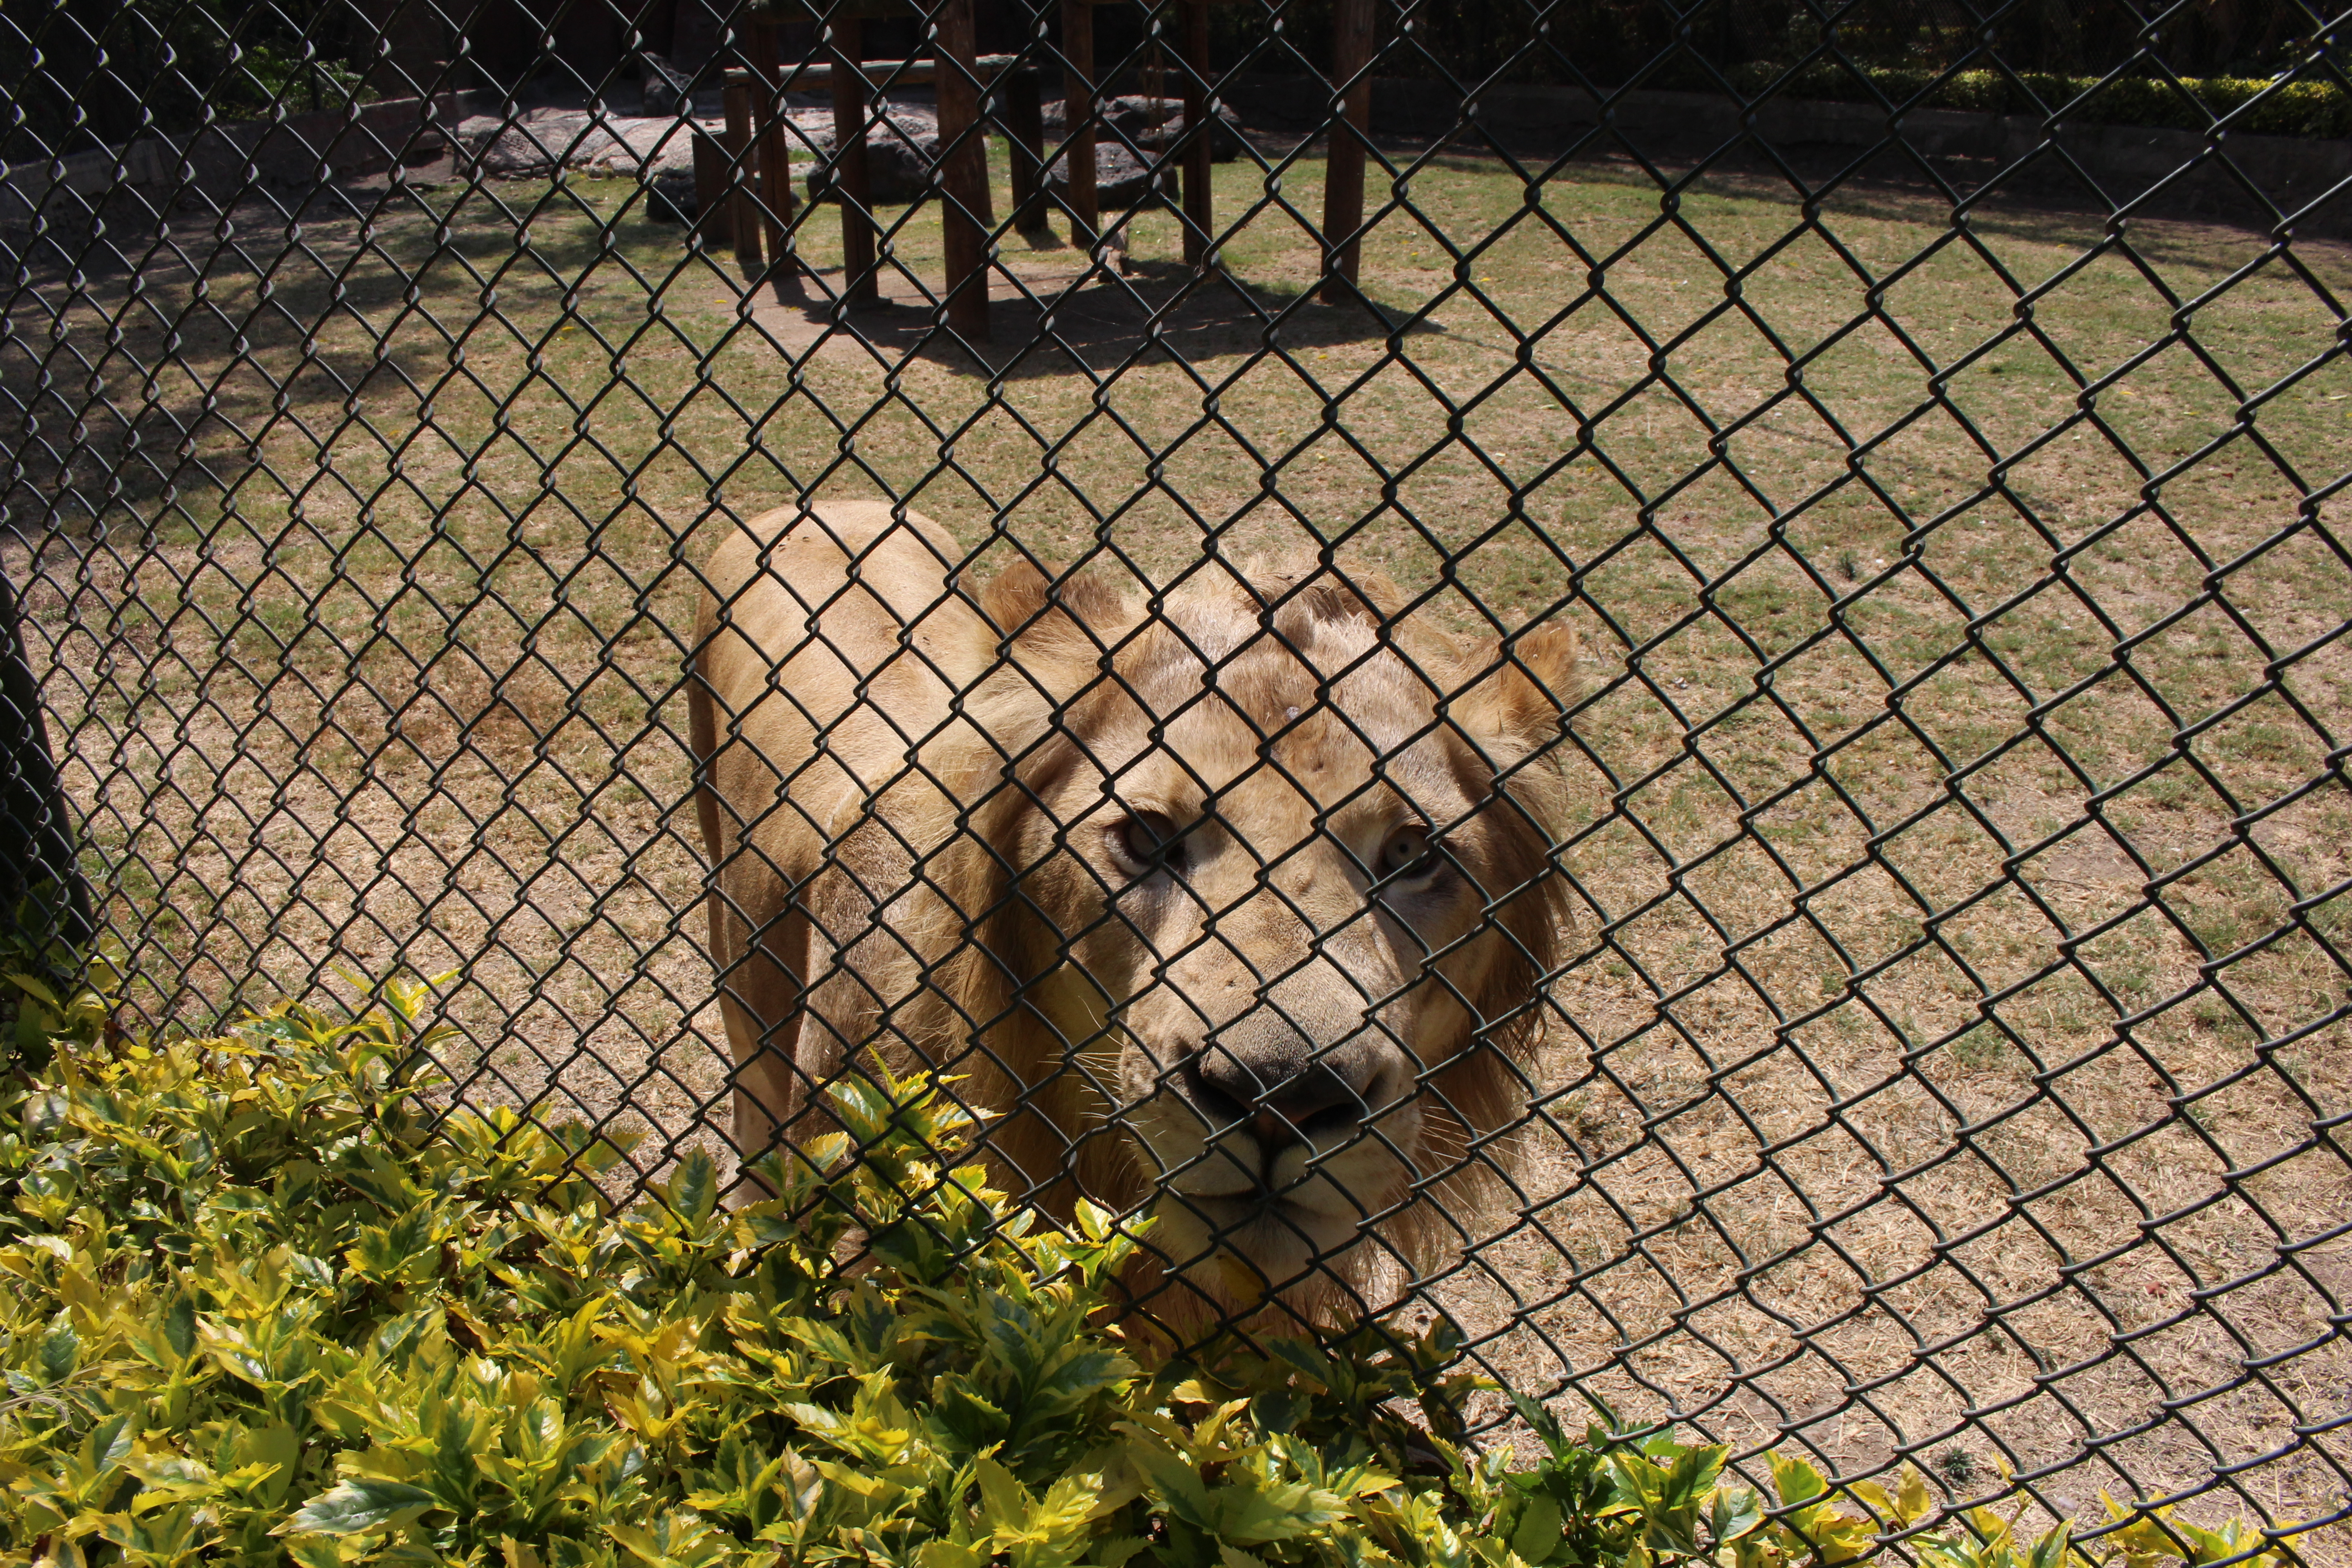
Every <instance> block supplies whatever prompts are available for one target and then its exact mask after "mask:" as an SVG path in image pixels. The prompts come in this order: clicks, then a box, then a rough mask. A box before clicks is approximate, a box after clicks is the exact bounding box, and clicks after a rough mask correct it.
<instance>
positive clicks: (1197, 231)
mask: <svg viewBox="0 0 2352 1568" xmlns="http://www.w3.org/2000/svg"><path fill="white" fill-rule="evenodd" d="M1183 53H1184V134H1185V138H1186V140H1185V144H1184V162H1183V164H1182V168H1183V175H1184V197H1183V206H1184V263H1185V265H1186V266H1188V267H1198V266H1199V265H1200V264H1201V260H1202V258H1203V257H1205V256H1207V255H1208V254H1209V236H1210V234H1211V233H1212V232H1213V230H1214V229H1215V228H1216V226H1217V209H1216V201H1215V198H1214V197H1213V195H1211V192H1210V184H1209V181H1210V179H1211V176H1212V173H1213V171H1212V169H1211V163H1212V162H1213V159H1214V158H1215V155H1216V142H1215V135H1216V131H1217V121H1216V119H1215V117H1214V116H1213V115H1212V114H1211V113H1210V112H1209V0H1184V51H1183ZM1162 145H1165V143H1164V142H1163V143H1162Z"/></svg>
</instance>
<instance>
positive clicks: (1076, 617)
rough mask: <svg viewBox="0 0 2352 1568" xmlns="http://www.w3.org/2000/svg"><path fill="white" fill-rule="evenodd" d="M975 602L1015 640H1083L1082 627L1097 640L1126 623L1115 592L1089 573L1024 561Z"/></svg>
mask: <svg viewBox="0 0 2352 1568" xmlns="http://www.w3.org/2000/svg"><path fill="white" fill-rule="evenodd" d="M978 597H979V603H980V613H981V614H982V615H983V616H987V617H988V621H989V624H990V625H991V626H994V627H995V628H996V629H997V630H998V631H999V632H1001V633H1003V635H1004V636H1006V637H1013V638H1015V639H1025V638H1029V637H1045V639H1047V640H1053V641H1058V640H1061V639H1063V638H1066V637H1080V638H1085V635H1086V634H1085V632H1083V631H1080V630H1079V628H1080V627H1081V626H1084V627H1086V628H1088V629H1090V630H1092V631H1094V632H1095V633H1096V634H1097V636H1099V635H1101V634H1104V633H1107V632H1109V631H1111V630H1113V629H1115V628H1117V627H1118V626H1121V625H1123V624H1124V623H1125V622H1127V621H1128V620H1129V619H1130V618H1131V617H1130V616H1129V612H1128V605H1127V601H1126V600H1125V599H1123V598H1121V597H1120V596H1119V593H1118V589H1116V588H1114V587H1112V586H1111V585H1110V584H1108V583H1106V582H1104V581H1103V580H1102V579H1101V578H1099V577H1097V576H1096V575H1095V574H1093V573H1091V572H1087V571H1083V570H1081V571H1076V572H1071V571H1067V570H1065V569H1064V568H1062V567H1061V566H1059V565H1056V564H1055V563H1053V562H1050V561H1049V562H1046V563H1044V564H1043V565H1042V566H1041V565H1040V564H1039V563H1037V562H1034V561H1032V560H1030V559H1029V558H1028V557H1026V556H1023V557H1022V558H1021V559H1019V560H1017V561H1015V562H1013V564H1011V565H1010V566H1007V567H1006V568H1005V569H1004V570H1003V571H1002V572H999V573H998V574H996V575H995V576H993V577H991V578H990V579H989V580H988V581H987V582H985V583H983V584H981V587H980V593H979V595H978Z"/></svg>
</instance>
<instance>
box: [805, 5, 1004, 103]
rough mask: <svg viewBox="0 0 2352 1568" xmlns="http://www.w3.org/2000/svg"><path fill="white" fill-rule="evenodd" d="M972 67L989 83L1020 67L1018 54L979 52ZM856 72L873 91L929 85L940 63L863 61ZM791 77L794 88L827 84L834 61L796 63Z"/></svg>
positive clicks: (926, 60) (838, 21)
mask: <svg viewBox="0 0 2352 1568" xmlns="http://www.w3.org/2000/svg"><path fill="white" fill-rule="evenodd" d="M857 20H858V18H856V17H855V16H848V17H839V18H836V19H835V25H836V26H837V25H838V24H839V23H840V22H842V21H848V22H856V21H857ZM1020 68H1021V57H1020V56H1018V55H982V56H981V57H980V58H978V59H976V60H974V61H972V74H973V75H974V76H976V77H978V78H980V79H981V80H982V81H987V82H992V81H994V80H996V79H998V78H1000V77H1002V76H1004V75H1006V74H1007V73H1008V72H1010V73H1013V74H1018V71H1019V69H1020ZM857 74H858V75H859V76H860V77H862V78H864V79H865V82H866V91H867V92H869V93H873V92H878V91H880V90H881V89H882V87H883V85H884V84H885V83H886V82H887V84H888V85H890V86H892V87H924V86H928V85H929V84H930V83H932V82H934V81H937V80H938V79H939V75H940V65H939V62H938V61H937V60H930V59H919V60H866V61H864V62H862V63H860V64H859V66H858V67H857ZM791 80H792V85H793V89H794V90H796V91H800V90H814V89H817V88H820V87H830V86H831V85H832V84H833V62H832V61H830V60H811V61H808V62H806V63H804V64H802V65H796V66H794V67H793V68H792V75H791Z"/></svg>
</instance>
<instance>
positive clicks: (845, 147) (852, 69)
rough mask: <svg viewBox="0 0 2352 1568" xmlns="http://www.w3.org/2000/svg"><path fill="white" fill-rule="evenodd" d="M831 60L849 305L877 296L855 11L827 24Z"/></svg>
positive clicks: (844, 293) (863, 304) (860, 38)
mask: <svg viewBox="0 0 2352 1568" xmlns="http://www.w3.org/2000/svg"><path fill="white" fill-rule="evenodd" d="M830 30H831V36H832V39H833V63H834V64H835V66H837V67H839V69H837V70H835V71H833V72H831V73H830V74H831V76H832V78H833V157H834V164H833V188H834V192H835V196H836V198H837V199H836V200H835V203H834V205H835V206H837V207H839V208H840V209H841V279H842V283H841V302H842V304H843V305H844V306H845V308H847V309H849V310H864V309H866V308H867V307H868V306H871V305H875V304H877V303H879V302H880V300H881V298H882V289H881V285H880V283H879V282H878V281H877V279H875V276H874V223H873V220H872V219H871V218H869V217H867V216H866V214H867V213H868V212H870V211H871V210H872V209H873V205H874V178H873V174H872V171H870V170H869V169H868V168H867V167H866V77H865V74H864V73H863V72H862V71H860V70H859V69H858V64H857V57H858V55H859V53H860V52H861V51H862V49H863V47H864V44H865V32H866V30H865V27H864V26H863V25H862V24H861V23H860V22H859V21H858V19H857V18H856V17H855V16H835V18H834V19H833V22H832V23H831V24H830Z"/></svg>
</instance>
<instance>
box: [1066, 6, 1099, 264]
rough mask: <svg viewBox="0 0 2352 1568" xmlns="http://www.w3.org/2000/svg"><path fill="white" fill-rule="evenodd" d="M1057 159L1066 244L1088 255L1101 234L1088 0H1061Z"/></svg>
mask: <svg viewBox="0 0 2352 1568" xmlns="http://www.w3.org/2000/svg"><path fill="white" fill-rule="evenodd" d="M1062 58H1063V60H1064V62H1065V64H1064V68H1063V71H1062V124H1063V126H1064V131H1063V136H1062V151H1061V157H1062V158H1063V159H1064V160H1065V163H1064V165H1063V167H1064V170H1065V172H1066V175H1067V180H1068V184H1067V187H1066V188H1067V190H1068V192H1069V195H1067V197H1066V200H1067V201H1068V202H1069V204H1070V243H1071V244H1073V245H1075V246H1077V247H1079V248H1080V249H1082V250H1085V251H1087V253H1089V254H1092V252H1093V250H1094V247H1095V237H1096V236H1097V235H1099V234H1100V233H1101V232H1102V205H1101V203H1100V201H1099V199H1098V198H1097V195H1096V192H1095V127H1094V118H1095V13H1094V7H1093V6H1092V5H1088V4H1087V0H1062Z"/></svg>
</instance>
